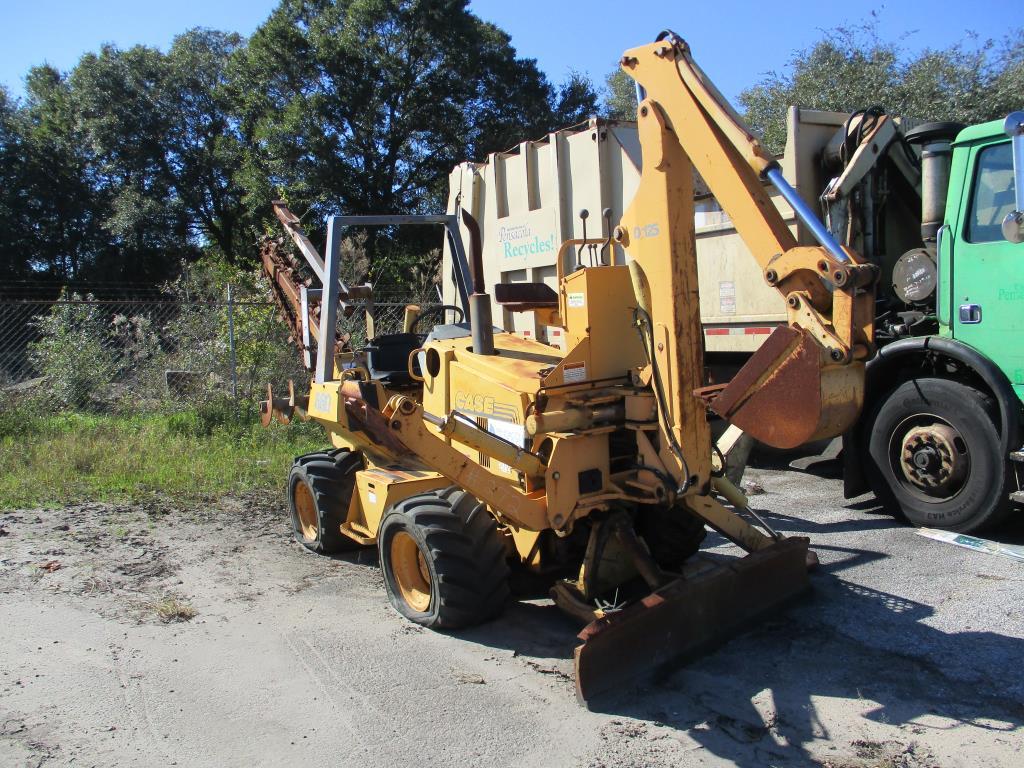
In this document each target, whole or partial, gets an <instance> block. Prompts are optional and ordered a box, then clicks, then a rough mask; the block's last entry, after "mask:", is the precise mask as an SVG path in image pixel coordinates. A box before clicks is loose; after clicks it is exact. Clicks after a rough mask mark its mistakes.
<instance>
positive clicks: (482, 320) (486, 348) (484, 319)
mask: <svg viewBox="0 0 1024 768" xmlns="http://www.w3.org/2000/svg"><path fill="white" fill-rule="evenodd" d="M460 210H461V211H462V223H463V224H465V225H466V229H468V230H469V249H470V251H471V255H470V259H469V274H470V279H471V280H472V281H473V293H472V294H470V296H469V328H470V333H471V334H472V337H473V352H475V353H476V354H478V355H493V354H494V324H493V322H492V320H491V296H490V294H488V293H487V288H486V285H485V284H484V253H483V247H482V244H481V242H482V241H481V239H480V225H479V224H477V222H476V219H474V218H473V217H472V216H470V215H469V211H467V210H466V209H465V208H462V209H460Z"/></svg>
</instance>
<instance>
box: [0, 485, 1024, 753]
mask: <svg viewBox="0 0 1024 768" xmlns="http://www.w3.org/2000/svg"><path fill="white" fill-rule="evenodd" d="M748 479H750V480H753V481H755V482H756V483H759V484H760V485H761V486H763V488H764V489H765V491H766V492H765V493H763V494H760V495H757V496H754V497H752V501H753V502H754V503H755V506H756V507H757V508H760V509H763V510H766V511H767V513H768V515H769V516H770V518H771V520H772V521H773V523H774V524H775V525H776V526H777V527H779V528H781V529H782V530H784V531H787V532H792V533H803V534H806V535H809V536H810V537H811V539H812V544H813V545H814V547H815V549H816V550H817V552H818V553H819V555H820V557H821V560H822V563H823V567H822V568H821V569H820V570H819V571H818V572H817V573H816V574H815V576H814V577H813V584H814V588H813V592H812V594H811V595H810V596H809V597H808V598H807V599H805V600H803V601H801V602H799V603H798V604H796V605H794V606H793V607H792V608H791V609H789V610H788V611H786V612H785V613H784V614H782V615H780V616H778V617H777V618H773V619H771V620H769V621H767V622H764V623H762V624H760V625H758V626H757V627H755V628H753V629H752V630H751V631H749V632H748V633H746V634H744V635H742V636H740V637H737V638H736V639H734V640H733V641H731V642H730V643H728V644H727V645H725V646H724V647H722V648H721V649H720V650H718V651H716V652H715V653H713V654H711V655H709V656H705V657H703V658H701V659H699V660H696V661H693V662H691V663H690V664H688V665H686V666H681V667H679V668H678V670H677V671H676V672H675V673H674V674H672V675H671V676H670V677H668V678H667V679H663V680H661V681H660V682H658V683H657V684H654V685H647V686H645V687H637V688H632V689H628V690H623V691H622V692H621V693H620V694H619V695H617V696H616V697H614V698H613V699H612V700H609V701H608V702H605V703H602V705H601V706H600V708H599V709H598V710H597V711H587V710H585V709H582V708H580V707H579V705H577V703H576V701H575V698H574V695H573V691H572V685H571V680H570V677H569V673H570V668H571V667H570V661H569V658H570V654H571V650H572V647H573V645H574V634H575V632H576V631H577V630H578V627H577V626H576V625H575V624H573V623H572V622H571V621H570V620H568V619H566V618H564V617H563V616H562V615H561V614H560V613H559V612H558V611H557V610H556V609H555V608H554V607H553V606H552V605H551V604H550V603H548V602H547V601H543V600H537V601H529V602H520V603H517V604H514V605H511V606H510V607H509V609H508V611H507V612H506V614H505V615H504V617H503V618H501V619H500V620H498V621H496V622H493V623H491V624H488V625H486V626H483V627H479V628H476V629H474V630H472V631H468V632H461V633H456V634H440V633H436V632H431V631H428V630H423V629H421V628H419V627H416V626H414V625H412V624H410V623H408V622H406V621H404V620H402V619H401V618H400V617H399V616H398V615H397V614H396V613H395V612H394V611H393V610H392V609H391V607H390V606H389V605H388V602H387V599H386V597H385V595H384V589H383V585H382V582H381V577H380V573H379V571H378V569H377V566H376V557H375V554H374V553H373V552H372V551H366V552H362V553H360V554H357V555H352V556H346V557H342V558H337V559H331V558H322V557H317V556H315V555H312V554H309V553H307V552H306V551H305V550H303V549H302V548H301V547H299V546H298V545H297V544H295V543H293V542H292V541H291V540H290V538H289V535H288V530H287V523H286V519H285V514H284V509H283V504H282V502H281V500H280V499H279V498H276V497H253V498H247V499H235V500H225V501H222V502H220V503H219V504H217V505H215V506H213V507H211V508H207V509H192V510H180V509H175V508H173V507H172V506H161V505H158V504H151V505H134V506H113V505H106V504H87V505H81V506H75V507H71V508H65V509H61V510H53V511H43V510H21V511H5V512H2V513H0V647H2V649H3V653H2V655H0V765H3V766H21V765H25V766H41V765H46V766H51V765H54V766H57V765H60V766H65V765H73V766H91V765H100V766H114V765H116V766H163V765H181V766H252V765H268V766H278V765H280V766H286V765H287V766H293V765H303V766H321V765H323V766H327V765H331V766H347V765H352V766H378V765H379V766H417V768H425V767H426V766H453V765H460V766H461V765H467V766H475V765H480V766H587V767H588V768H601V767H604V766H608V767H609V768H611V767H612V766H691V765H693V766H705V765H706V766H715V765H733V764H735V765H741V766H762V765H764V766H790V765H793V766H799V765H822V766H834V767H836V768H838V767H840V766H843V767H846V766H892V767H897V766H898V767H901V768H923V767H924V766H965V767H966V766H971V767H972V768H973V767H976V766H1018V765H1022V764H1024V755H1022V746H1024V676H1022V675H1021V672H1020V664H1021V659H1022V658H1024V618H1022V614H1021V611H1020V606H1019V603H1020V598H1021V595H1022V586H1024V565H1022V564H1021V563H1015V562H1011V561H1008V560H1004V559H1002V558H1000V557H997V556H991V555H982V554H977V553H974V552H969V551H966V550H961V549H957V548H955V547H951V546H949V545H946V544H941V543H937V542H933V541H929V540H926V539H924V538H922V537H920V536H917V535H916V534H914V533H913V531H912V530H911V529H909V528H906V527H904V526H902V525H900V524H898V523H895V522H893V521H892V520H891V519H890V518H888V517H886V516H884V515H880V514H878V513H877V510H873V509H872V507H873V503H872V502H871V501H870V499H862V500H858V501H857V502H855V503H849V502H844V501H843V500H842V498H841V492H840V484H839V483H838V481H836V480H835V479H829V478H826V477H821V476H816V475H808V474H803V473H799V472H796V471H792V470H787V469H774V470H772V469H762V470H752V471H750V472H749V473H748ZM1019 531H1020V529H1019V527H1018V529H1017V532H1016V533H1014V532H1013V531H1011V532H1009V533H1006V534H1004V537H1010V538H1013V537H1016V538H1015V539H1014V540H1016V541H1020V540H1021V538H1024V536H1022V534H1021V533H1020V532H1019Z"/></svg>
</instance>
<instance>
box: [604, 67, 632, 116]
mask: <svg viewBox="0 0 1024 768" xmlns="http://www.w3.org/2000/svg"><path fill="white" fill-rule="evenodd" d="M604 85H605V89H604V104H603V106H604V116H605V117H609V118H611V119H613V120H636V81H635V80H634V79H633V78H632V77H630V76H629V75H627V74H626V73H625V72H623V71H622V70H621V69H618V68H616V69H615V70H614V71H613V72H611V73H610V74H609V75H608V76H607V77H606V78H605V80H604Z"/></svg>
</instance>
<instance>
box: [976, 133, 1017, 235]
mask: <svg viewBox="0 0 1024 768" xmlns="http://www.w3.org/2000/svg"><path fill="white" fill-rule="evenodd" d="M1013 205H1014V197H1013V157H1012V156H1011V154H1010V142H1005V143H1003V144H996V145H994V146H991V147H985V149H983V150H981V152H979V153H978V162H977V165H976V170H975V173H974V187H973V189H972V190H971V210H970V211H969V213H968V216H967V242H969V243H991V242H994V241H997V240H1002V239H1003V230H1002V223H1003V218H1004V217H1005V216H1006V214H1008V213H1009V212H1010V211H1012V210H1013Z"/></svg>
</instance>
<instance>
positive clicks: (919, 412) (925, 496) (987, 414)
mask: <svg viewBox="0 0 1024 768" xmlns="http://www.w3.org/2000/svg"><path fill="white" fill-rule="evenodd" d="M994 406H995V404H994V402H993V400H992V398H990V397H989V396H988V395H986V394H984V393H983V392H981V391H979V390H977V389H975V388H973V387H971V386H968V385H966V384H961V383H960V382H957V381H952V380H950V379H940V378H919V379H912V380H910V381H907V382H904V383H903V384H901V385H899V386H898V387H896V389H894V390H893V391H892V392H891V393H890V394H889V395H888V396H887V397H885V398H884V399H883V400H882V402H881V403H880V404H879V405H878V407H877V408H876V409H875V412H874V414H873V416H872V418H871V419H870V420H869V422H868V424H867V426H866V435H865V437H866V440H865V445H866V446H867V455H866V456H865V459H866V462H865V463H866V469H867V475H868V480H869V482H870V484H871V488H872V490H873V491H874V492H875V496H876V497H877V498H878V499H879V501H881V502H882V503H883V504H884V505H885V506H887V507H889V508H890V509H892V510H893V511H896V512H897V513H898V514H902V516H904V517H905V518H906V519H907V520H908V521H909V522H911V523H912V524H914V525H916V526H929V527H932V528H942V529H945V530H950V531H956V532H960V533H969V532H974V531H979V530H981V529H983V528H987V527H991V526H993V525H996V524H997V523H998V522H999V521H1001V520H1002V519H1003V518H1004V517H1005V516H1006V514H1007V513H1008V511H1009V509H1010V502H1009V490H1008V488H1009V482H1008V469H1007V467H1006V462H1005V461H1004V457H1003V456H1002V450H1001V447H1000V439H999V431H998V430H997V428H996V425H995V422H994V420H993V416H992V414H993V413H994Z"/></svg>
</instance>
